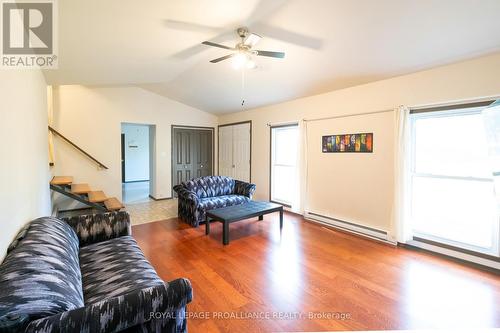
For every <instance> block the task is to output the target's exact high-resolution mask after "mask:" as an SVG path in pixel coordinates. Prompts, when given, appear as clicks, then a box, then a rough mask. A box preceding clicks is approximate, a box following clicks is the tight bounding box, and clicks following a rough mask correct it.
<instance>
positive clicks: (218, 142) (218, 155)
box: [217, 120, 252, 183]
mask: <svg viewBox="0 0 500 333" xmlns="http://www.w3.org/2000/svg"><path fill="white" fill-rule="evenodd" d="M241 124H250V177H249V178H250V183H251V182H252V121H251V120H245V121H239V122H236V123H229V124H223V125H219V126H217V138H219V129H220V128H221V127H226V126H233V125H241ZM219 145H220V141H217V175H218V174H219V165H220V163H219V162H220V154H219Z"/></svg>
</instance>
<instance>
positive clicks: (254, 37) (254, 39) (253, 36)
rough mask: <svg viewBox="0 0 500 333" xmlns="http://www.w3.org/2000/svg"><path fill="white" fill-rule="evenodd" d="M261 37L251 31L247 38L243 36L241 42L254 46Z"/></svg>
mask: <svg viewBox="0 0 500 333" xmlns="http://www.w3.org/2000/svg"><path fill="white" fill-rule="evenodd" d="M261 38H262V37H261V36H259V35H257V34H254V33H251V34H250V35H248V36H247V38H245V40H244V41H243V44H245V45H248V46H250V47H254V46H255V44H257V43H258V42H259V40H261Z"/></svg>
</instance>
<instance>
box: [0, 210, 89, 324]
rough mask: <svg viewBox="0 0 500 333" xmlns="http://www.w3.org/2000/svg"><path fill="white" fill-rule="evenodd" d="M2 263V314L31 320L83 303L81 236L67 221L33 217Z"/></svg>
mask: <svg viewBox="0 0 500 333" xmlns="http://www.w3.org/2000/svg"><path fill="white" fill-rule="evenodd" d="M16 241H17V242H18V243H17V245H16V246H15V248H13V249H12V250H11V251H10V252H9V254H8V255H7V257H6V258H5V260H4V262H3V263H2V265H0V318H1V317H5V316H9V317H12V316H28V317H29V319H30V320H34V319H38V318H42V317H46V316H50V315H54V314H57V313H59V312H63V311H67V310H72V309H75V308H79V307H82V306H83V304H84V303H83V294H82V280H81V273H80V266H79V260H78V250H79V247H78V238H77V236H76V234H75V232H74V231H73V229H71V227H70V226H69V225H68V224H66V223H65V222H64V221H61V220H59V219H56V218H52V217H44V218H39V219H37V220H34V221H33V222H31V224H30V225H29V228H28V229H27V231H26V232H25V234H24V236H23V237H21V238H20V239H16Z"/></svg>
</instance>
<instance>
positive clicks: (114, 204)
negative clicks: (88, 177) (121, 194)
mask: <svg viewBox="0 0 500 333" xmlns="http://www.w3.org/2000/svg"><path fill="white" fill-rule="evenodd" d="M50 189H51V190H52V191H55V192H58V193H61V194H62V195H65V196H67V197H69V198H71V199H74V200H76V201H78V202H80V203H83V204H85V205H87V206H89V207H90V208H94V209H97V210H99V211H104V212H106V211H108V212H110V211H118V210H120V209H122V208H124V206H123V204H122V203H121V202H120V201H119V200H118V199H117V198H114V197H113V198H108V197H107V196H106V194H104V192H103V191H93V190H92V189H91V188H90V186H89V185H88V184H73V177H70V176H56V177H54V178H52V180H51V181H50Z"/></svg>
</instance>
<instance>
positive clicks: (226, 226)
mask: <svg viewBox="0 0 500 333" xmlns="http://www.w3.org/2000/svg"><path fill="white" fill-rule="evenodd" d="M223 224H224V230H223V231H222V243H223V244H224V245H227V244H229V223H228V222H226V221H224V222H223Z"/></svg>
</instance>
